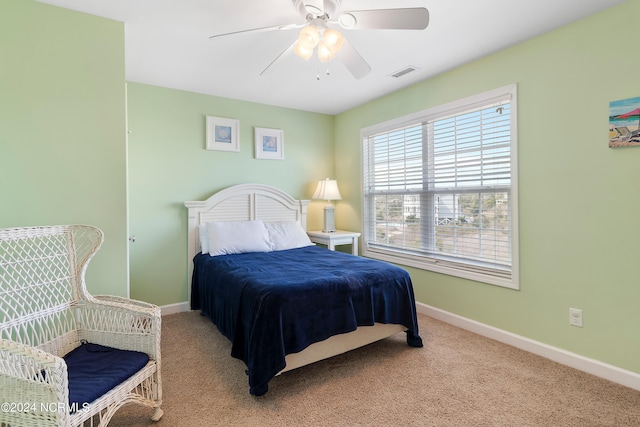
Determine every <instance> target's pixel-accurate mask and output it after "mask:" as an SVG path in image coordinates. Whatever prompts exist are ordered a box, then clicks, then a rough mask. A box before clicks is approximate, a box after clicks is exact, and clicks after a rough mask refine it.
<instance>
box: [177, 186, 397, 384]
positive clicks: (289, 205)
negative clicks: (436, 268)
mask: <svg viewBox="0 0 640 427" xmlns="http://www.w3.org/2000/svg"><path fill="white" fill-rule="evenodd" d="M309 202H310V201H309V200H296V199H294V198H293V197H291V196H290V195H289V194H287V193H285V192H283V191H281V190H279V189H277V188H275V187H271V186H268V185H263V184H239V185H234V186H232V187H228V188H226V189H224V190H221V191H219V192H217V193H215V194H214V195H212V196H211V197H209V198H208V199H206V200H203V201H189V202H185V203H184V204H185V206H186V207H187V208H188V215H189V216H188V224H187V240H188V261H187V262H188V269H187V271H188V273H187V284H188V287H187V294H188V295H189V303H191V276H192V274H193V258H194V257H195V256H196V254H197V253H198V252H200V241H199V235H198V226H199V225H200V224H202V223H205V222H208V221H250V220H258V219H259V220H262V221H265V222H273V221H298V222H299V223H300V224H301V225H302V227H303V228H304V229H305V230H306V229H307V206H308V205H309ZM406 329H407V328H406V327H405V326H403V325H395V324H382V323H376V324H375V325H374V326H361V327H359V328H358V329H356V330H355V331H353V332H349V333H346V334H340V335H334V336H332V337H330V338H328V339H326V340H324V341H321V342H317V343H314V344H312V345H310V346H309V347H307V348H306V349H304V350H303V351H301V352H299V353H293V354H288V355H287V356H286V358H285V361H286V364H287V366H286V367H285V368H284V369H283V370H282V371H281V372H280V373H282V372H286V371H290V370H292V369H295V368H299V367H301V366H305V365H309V364H311V363H314V362H317V361H319V360H323V359H327V358H329V357H333V356H336V355H338V354H342V353H345V352H347V351H350V350H353V349H356V348H358V347H362V346H364V345H367V344H371V343H372V342H375V341H378V340H381V339H384V338H387V337H389V336H391V335H394V334H396V333H398V332H402V331H405V330H406Z"/></svg>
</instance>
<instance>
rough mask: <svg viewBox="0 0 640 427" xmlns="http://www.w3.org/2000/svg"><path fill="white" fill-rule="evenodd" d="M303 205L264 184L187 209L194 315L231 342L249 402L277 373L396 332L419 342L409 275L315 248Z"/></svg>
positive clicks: (241, 187) (414, 344) (410, 341)
mask: <svg viewBox="0 0 640 427" xmlns="http://www.w3.org/2000/svg"><path fill="white" fill-rule="evenodd" d="M308 204H309V201H308V200H296V199H294V198H292V197H291V196H290V195H288V194H287V193H285V192H283V191H281V190H279V189H277V188H274V187H270V186H266V185H262V184H240V185H235V186H232V187H229V188H226V189H224V190H221V191H219V192H217V193H215V194H214V195H212V196H211V197H209V198H208V199H206V200H203V201H188V202H185V206H186V207H187V208H188V227H187V228H188V245H189V247H188V259H189V267H188V283H190V289H189V295H190V305H191V308H192V309H194V310H200V311H201V313H202V314H203V315H205V316H207V317H208V318H209V319H211V321H212V322H213V323H214V324H215V325H216V326H217V328H218V330H219V331H220V332H221V333H222V334H223V335H225V336H226V337H227V338H228V339H229V340H230V341H231V342H232V351H231V355H232V356H233V357H236V358H238V359H241V360H243V361H244V363H245V364H246V365H247V375H248V380H249V392H250V393H251V394H252V395H255V396H260V395H263V394H265V393H266V392H267V391H268V384H269V381H270V380H271V379H272V378H274V377H275V376H276V375H279V374H280V373H283V372H286V371H288V370H291V369H295V368H299V367H301V366H304V365H308V364H310V363H314V362H316V361H319V360H322V359H325V358H328V357H332V356H335V355H337V354H341V353H344V352H346V351H349V350H352V349H355V348H358V347H361V346H364V345H367V344H370V343H372V342H375V341H378V340H380V339H383V338H386V337H389V336H391V335H394V334H396V333H399V332H402V331H404V332H405V333H406V337H407V343H408V345H410V346H412V347H422V345H423V344H422V339H421V338H420V335H419V333H418V332H419V331H418V322H417V316H416V309H415V298H414V294H413V286H412V283H411V278H410V276H409V274H408V273H407V272H406V270H404V269H402V268H399V267H397V266H394V265H392V264H388V263H385V262H381V261H375V260H371V259H367V258H363V257H358V256H355V255H352V254H347V253H343V252H335V251H329V250H327V249H325V248H322V247H320V246H316V245H314V244H312V243H311V242H310V241H309V240H308V237H307V236H306V234H305V230H306V214H307V206H308ZM203 245H204V246H203Z"/></svg>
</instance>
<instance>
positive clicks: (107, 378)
mask: <svg viewBox="0 0 640 427" xmlns="http://www.w3.org/2000/svg"><path fill="white" fill-rule="evenodd" d="M64 360H65V362H66V363H67V373H68V375H69V407H70V408H82V407H83V404H84V403H91V402H92V401H94V400H96V399H97V398H98V397H100V396H102V395H103V394H105V393H106V392H108V391H109V390H111V389H112V388H114V387H115V386H117V385H118V384H120V383H122V382H123V381H125V380H126V379H127V378H129V377H131V376H132V375H133V374H135V373H136V372H138V371H139V370H140V369H142V368H143V367H144V366H145V365H146V364H147V362H148V361H149V356H148V355H147V354H145V353H142V352H139V351H130V350H119V349H117V348H112V347H106V346H103V345H99V344H91V343H84V344H82V345H81V346H80V347H78V348H76V349H74V350H72V351H71V352H69V353H68V354H67V355H66V356H64Z"/></svg>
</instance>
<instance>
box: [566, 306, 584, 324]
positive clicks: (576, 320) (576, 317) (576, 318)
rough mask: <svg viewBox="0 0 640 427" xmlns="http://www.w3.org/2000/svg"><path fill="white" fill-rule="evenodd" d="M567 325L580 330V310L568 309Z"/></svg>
mask: <svg viewBox="0 0 640 427" xmlns="http://www.w3.org/2000/svg"><path fill="white" fill-rule="evenodd" d="M569 324H570V325H571V326H577V327H579V328H582V310H580V309H579V308H570V309H569Z"/></svg>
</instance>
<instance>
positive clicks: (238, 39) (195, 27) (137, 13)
mask: <svg viewBox="0 0 640 427" xmlns="http://www.w3.org/2000/svg"><path fill="white" fill-rule="evenodd" d="M39 1H41V2H42V3H48V4H51V5H55V6H61V7H65V8H68V9H73V10H77V11H81V12H85V13H89V14H92V15H98V16H103V17H106V18H110V19H114V20H117V21H121V22H124V23H125V63H126V80H127V81H130V82H138V83H147V84H151V85H157V86H163V87H168V88H174V89H181V90H186V91H191V92H198V93H204V94H209V95H215V96H221V97H227V98H233V99H239V100H246V101H253V102H258V103H263V104H269V105H275V106H281V107H288V108H294V109H298V110H304V111H312V112H318V113H325V114H338V113H340V112H343V111H345V110H348V109H350V108H353V107H355V106H358V105H361V104H363V103H365V102H367V101H370V100H372V99H375V98H378V97H380V96H383V95H385V94H388V93H391V92H394V91H396V90H398V89H400V88H403V87H405V86H409V85H411V84H413V83H415V82H418V81H421V80H424V79H427V78H429V77H433V76H435V75H436V74H439V73H441V72H443V71H446V70H449V69H452V68H454V67H457V66H459V65H462V64H464V63H467V62H469V61H471V60H474V59H477V58H480V57H482V56H485V55H487V54H490V53H492V52H495V51H498V50H500V49H503V48H505V47H508V46H511V45H514V44H516V43H519V42H521V41H524V40H527V39H529V38H531V37H534V36H537V35H539V34H542V33H544V32H547V31H550V30H552V29H554V28H557V27H560V26H563V25H566V24H568V23H570V22H573V21H576V20H578V19H581V18H584V17H586V16H589V15H592V14H594V13H597V12H600V11H602V10H604V9H607V8H609V7H611V6H614V5H617V4H620V3H624V1H626V0H536V1H525V0H482V1H478V0H342V5H341V6H340V8H339V9H338V11H337V12H341V11H347V10H368V9H389V8H403V7H426V8H427V9H428V10H429V13H430V22H429V26H428V27H427V29H426V30H422V31H417V30H341V32H342V33H343V34H344V36H345V37H346V38H347V40H348V41H349V42H350V44H351V45H352V46H353V47H354V48H356V49H357V50H358V51H359V52H360V54H361V55H362V56H363V57H364V59H365V60H366V61H367V62H368V63H369V64H370V65H371V67H372V71H371V72H370V73H369V74H368V75H366V76H365V77H363V78H362V79H355V78H354V77H353V76H352V75H351V74H350V73H349V72H348V71H347V69H346V68H345V67H344V65H342V63H341V62H340V61H337V60H334V61H331V62H329V63H327V64H328V65H329V70H330V73H331V74H330V75H328V76H327V75H326V74H324V73H325V69H326V65H325V64H323V65H322V66H320V64H319V62H318V61H317V59H315V58H312V59H311V60H309V62H305V61H304V60H302V59H301V58H298V57H297V56H295V55H293V54H291V55H289V56H286V57H283V58H282V59H281V60H279V61H278V62H277V63H275V64H274V65H273V66H272V67H270V68H269V70H268V71H267V72H266V73H265V74H264V75H262V76H260V72H261V71H262V70H263V69H264V68H265V67H267V66H268V65H269V64H270V63H271V61H272V60H273V59H275V58H276V57H277V56H278V55H279V54H280V53H281V52H282V51H283V50H285V49H286V48H287V47H288V46H289V45H291V43H292V42H293V41H294V40H295V39H296V38H297V35H298V31H299V30H298V29H290V30H271V31H263V32H250V33H242V34H236V35H231V36H226V37H222V38H215V39H209V37H210V36H211V35H214V34H220V33H227V32H233V31H240V30H245V29H250V28H258V27H265V26H278V25H283V24H290V23H304V22H305V21H304V19H303V18H302V17H301V15H300V14H298V12H297V11H296V9H295V8H294V6H293V2H292V0H39ZM407 66H414V67H417V68H418V70H417V71H414V72H412V73H409V74H407V75H405V76H404V77H401V78H392V77H389V75H390V74H392V73H395V72H396V71H399V70H401V69H403V68H406V67H407ZM319 70H320V73H321V74H320V80H317V78H316V76H317V75H318V71H319Z"/></svg>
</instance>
